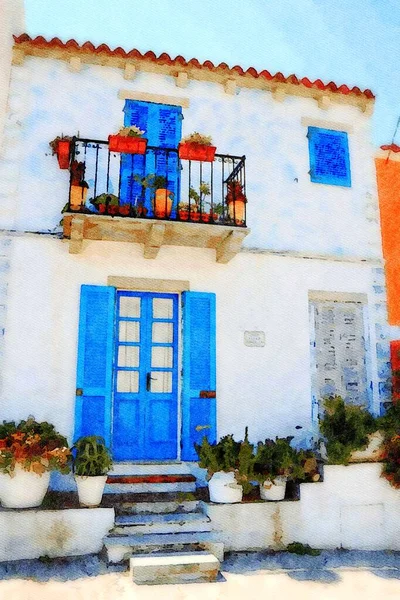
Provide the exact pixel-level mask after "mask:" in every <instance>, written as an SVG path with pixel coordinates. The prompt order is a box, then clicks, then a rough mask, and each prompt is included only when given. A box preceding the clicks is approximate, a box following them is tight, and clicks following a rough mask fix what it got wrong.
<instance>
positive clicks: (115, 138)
mask: <svg viewBox="0 0 400 600" xmlns="http://www.w3.org/2000/svg"><path fill="white" fill-rule="evenodd" d="M143 134H144V131H143V130H142V129H140V128H139V127H137V126H136V125H131V126H129V127H121V129H120V130H119V132H118V133H116V134H114V135H109V136H108V149H109V151H110V152H123V153H124V154H145V152H146V148H147V139H146V138H144V137H142V136H143Z"/></svg>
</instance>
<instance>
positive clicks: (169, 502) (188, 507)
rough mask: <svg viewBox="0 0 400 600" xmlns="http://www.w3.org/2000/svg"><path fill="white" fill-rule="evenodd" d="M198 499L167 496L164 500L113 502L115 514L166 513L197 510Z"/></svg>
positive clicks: (198, 505)
mask: <svg viewBox="0 0 400 600" xmlns="http://www.w3.org/2000/svg"><path fill="white" fill-rule="evenodd" d="M199 507H200V502H199V500H179V499H176V498H172V497H169V498H168V499H165V500H155V501H154V502H151V501H148V502H129V501H127V502H124V501H122V502H120V503H119V504H115V510H116V513H117V515H124V514H166V513H192V512H195V511H199V510H200V509H199Z"/></svg>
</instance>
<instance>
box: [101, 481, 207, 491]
mask: <svg viewBox="0 0 400 600" xmlns="http://www.w3.org/2000/svg"><path fill="white" fill-rule="evenodd" d="M195 491H196V484H195V483H186V482H185V483H107V484H106V486H105V488H104V493H105V494H132V493H134V494H148V493H150V494H156V493H164V492H169V493H171V492H172V493H178V492H192V493H193V492H195Z"/></svg>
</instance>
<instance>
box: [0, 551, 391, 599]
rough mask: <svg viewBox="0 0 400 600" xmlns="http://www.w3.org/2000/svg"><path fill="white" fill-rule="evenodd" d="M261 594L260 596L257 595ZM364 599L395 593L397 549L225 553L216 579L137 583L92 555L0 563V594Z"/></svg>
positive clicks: (31, 596) (32, 596) (26, 596)
mask: <svg viewBox="0 0 400 600" xmlns="http://www.w3.org/2000/svg"><path fill="white" fill-rule="evenodd" d="M260 594H261V596H260ZM266 594H268V597H269V598H271V599H272V598H278V597H279V599H280V600H281V599H285V598H292V597H296V600H299V599H302V598H307V599H311V600H314V598H315V600H317V599H318V600H319V599H320V598H324V600H325V599H327V600H330V599H331V598H340V600H344V598H347V597H349V598H351V599H352V600H353V599H358V598H360V599H361V598H362V599H363V600H369V598H371V600H372V599H374V600H375V599H376V598H378V597H384V598H385V599H386V598H398V597H399V596H400V552H360V551H344V550H336V551H322V552H321V554H320V555H319V556H315V557H314V556H307V555H306V556H298V555H294V554H289V553H287V552H275V553H270V552H248V553H230V554H228V555H227V557H226V560H225V561H224V563H223V565H222V573H221V576H220V578H219V580H218V581H217V582H216V583H208V584H202V583H198V584H186V585H163V586H157V587H154V586H137V585H135V584H134V583H133V582H132V580H131V578H130V576H129V572H128V571H126V569H125V568H123V567H120V566H112V567H107V565H106V563H105V562H104V561H103V560H102V559H101V557H99V556H98V555H90V556H85V557H74V558H63V559H54V560H51V559H47V558H46V557H43V558H42V559H41V560H25V561H17V562H9V563H1V564H0V600H6V599H7V600H9V599H10V598H12V600H37V599H38V598H40V600H48V599H49V600H50V598H51V599H52V600H54V598H57V600H70V599H71V600H91V599H93V600H106V599H107V600H125V599H128V598H129V599H132V598H133V599H135V600H147V599H149V600H150V599H152V598H154V596H155V595H157V596H158V595H162V598H163V600H169V599H171V600H175V599H179V600H181V599H186V598H188V599H194V600H195V599H197V598H199V599H202V600H204V599H207V600H225V599H226V600H228V599H229V600H231V599H232V598H233V599H235V598H246V600H247V599H252V598H254V599H256V598H257V600H259V598H260V597H267V596H266Z"/></svg>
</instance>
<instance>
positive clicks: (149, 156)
mask: <svg viewBox="0 0 400 600" xmlns="http://www.w3.org/2000/svg"><path fill="white" fill-rule="evenodd" d="M124 113H125V118H124V125H125V126H130V125H137V126H138V127H140V129H142V130H144V131H145V134H144V137H146V138H147V140H148V146H153V147H155V148H175V149H177V148H178V143H179V141H180V139H181V136H182V108H181V107H180V106H173V105H169V104H156V103H155V102H142V101H139V100H127V101H126V104H125V108H124ZM150 173H155V174H157V175H163V176H164V177H166V178H167V187H168V189H169V190H170V191H171V192H173V193H174V200H175V201H174V207H176V206H177V205H178V202H179V192H180V169H179V161H178V155H177V153H176V152H165V151H164V152H163V151H160V150H158V151H157V152H156V153H154V152H152V151H150V150H148V151H147V153H146V155H145V156H140V155H132V154H131V155H129V154H122V155H121V186H120V197H121V202H122V203H124V202H129V203H133V204H135V201H136V199H140V197H141V192H142V188H141V186H140V184H139V183H137V182H135V181H134V176H135V175H139V176H140V177H144V176H146V175H148V174H150ZM145 201H146V202H145V204H146V207H147V209H148V210H149V211H150V212H149V215H148V216H151V211H152V206H151V201H150V192H149V190H147V191H146V197H145ZM172 216H173V215H172Z"/></svg>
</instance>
